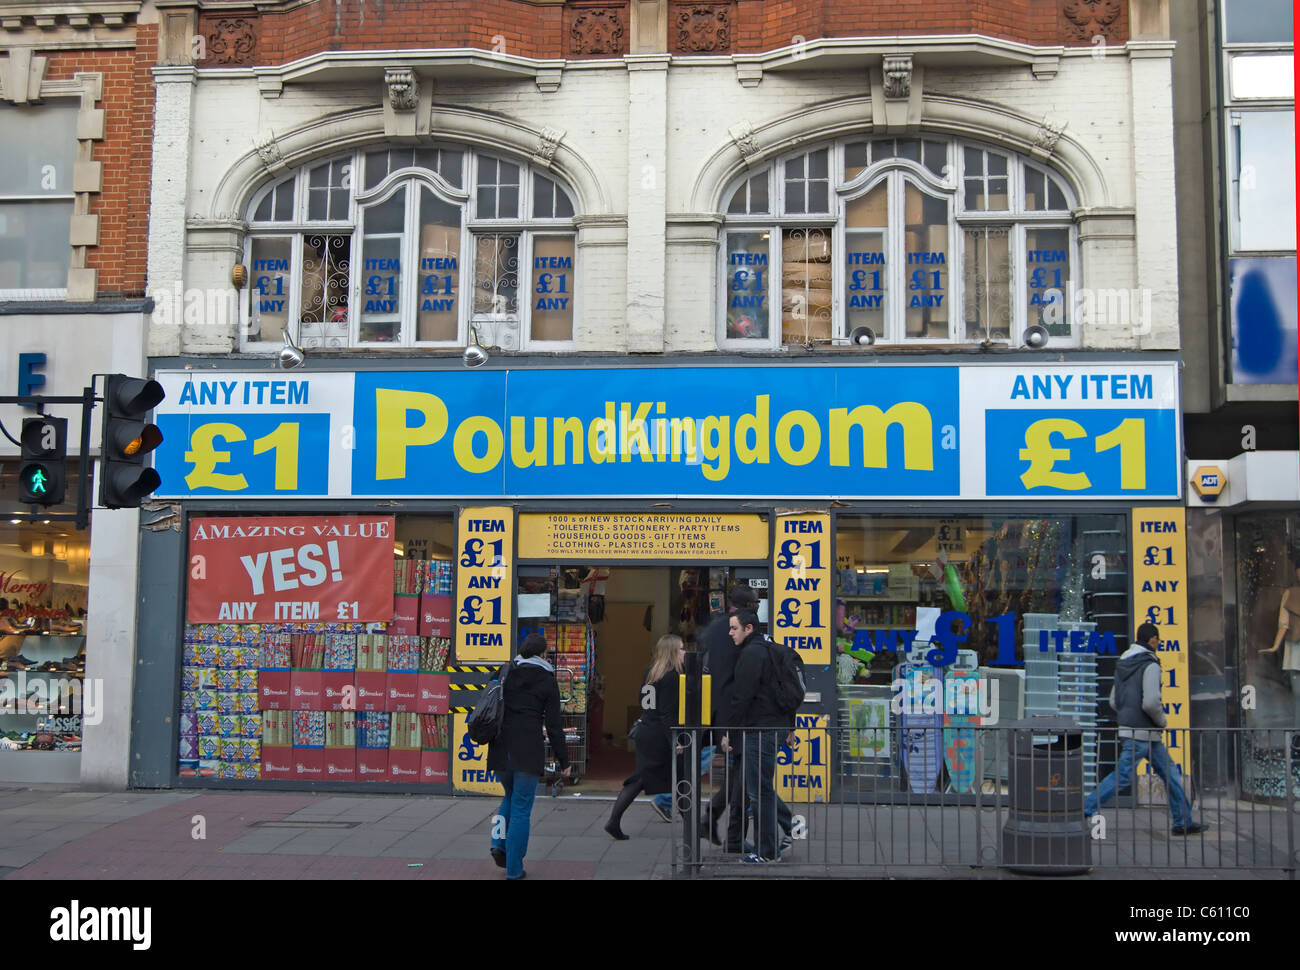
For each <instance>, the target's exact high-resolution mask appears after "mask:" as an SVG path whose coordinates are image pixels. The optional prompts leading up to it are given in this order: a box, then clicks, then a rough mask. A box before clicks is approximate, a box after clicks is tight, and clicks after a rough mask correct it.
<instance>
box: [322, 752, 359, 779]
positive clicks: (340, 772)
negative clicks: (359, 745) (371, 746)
mask: <svg viewBox="0 0 1300 970" xmlns="http://www.w3.org/2000/svg"><path fill="white" fill-rule="evenodd" d="M324 780H325V781H356V780H357V749H356V748H326V749H325V777H324Z"/></svg>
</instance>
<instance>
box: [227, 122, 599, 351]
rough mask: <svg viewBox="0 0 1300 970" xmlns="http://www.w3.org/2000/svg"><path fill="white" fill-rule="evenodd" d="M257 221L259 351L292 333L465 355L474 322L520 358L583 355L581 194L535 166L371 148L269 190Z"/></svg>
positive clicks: (253, 256) (249, 319) (465, 153)
mask: <svg viewBox="0 0 1300 970" xmlns="http://www.w3.org/2000/svg"><path fill="white" fill-rule="evenodd" d="M249 211H250V219H249V232H248V238H247V240H246V243H245V247H246V253H245V258H246V260H247V265H248V267H249V282H250V285H249V291H250V292H249V299H248V300H247V302H246V304H245V306H244V324H245V325H244V347H245V348H246V349H250V350H265V349H269V348H270V347H271V346H272V345H278V344H279V342H280V339H281V331H282V330H284V329H287V330H289V332H290V333H291V334H293V335H294V336H295V337H296V338H297V339H298V340H299V341H301V343H302V345H303V346H304V347H337V348H346V347H395V346H397V347H457V346H462V345H464V344H465V343H467V342H468V339H467V338H468V333H469V327H470V326H474V327H476V328H478V329H479V334H480V337H481V338H482V339H483V342H484V343H490V344H495V345H497V346H500V347H503V348H507V349H520V348H522V349H528V348H530V347H538V348H539V349H548V350H563V349H569V348H571V347H572V346H573V345H574V340H573V319H574V317H573V311H574V296H575V294H574V289H575V275H574V269H575V265H574V264H575V261H576V255H577V254H576V252H575V238H576V237H575V231H574V221H573V218H574V210H573V202H572V197H571V195H570V194H569V192H568V191H567V190H566V189H565V188H564V187H563V186H562V185H560V184H558V183H557V182H556V181H555V180H554V179H552V178H551V177H550V176H548V175H545V174H543V173H542V171H540V170H533V169H532V168H531V166H529V165H528V164H526V163H522V162H517V161H512V160H510V159H507V158H499V157H496V156H493V155H487V154H480V153H478V152H474V151H472V150H469V149H466V148H462V147H459V146H455V145H442V144H439V145H433V146H429V147H423V148H414V147H405V148H391V149H388V148H381V149H375V150H370V151H359V152H355V153H350V154H348V155H342V156H339V157H336V158H332V159H329V160H327V161H323V162H319V163H317V164H315V165H311V166H308V167H306V168H305V169H303V170H302V171H300V172H298V173H296V174H295V175H291V176H289V177H288V178H286V179H283V180H282V181H279V182H277V183H275V184H273V185H270V186H267V187H266V188H264V189H263V190H262V191H261V192H260V193H258V195H257V196H255V197H254V199H253V201H252V205H251V206H250V210H249ZM521 268H522V269H523V271H524V272H523V273H521V272H520V270H521ZM521 282H522V286H523V287H524V289H523V290H521V288H520V287H521Z"/></svg>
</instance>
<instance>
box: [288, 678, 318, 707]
mask: <svg viewBox="0 0 1300 970" xmlns="http://www.w3.org/2000/svg"><path fill="white" fill-rule="evenodd" d="M321 677H322V673H321V671H319V670H293V671H290V677H289V683H290V698H289V709H290V710H293V711H322V710H324V709H325V688H324V684H323V683H322V682H321Z"/></svg>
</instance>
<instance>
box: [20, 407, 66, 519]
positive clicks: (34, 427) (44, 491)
mask: <svg viewBox="0 0 1300 970" xmlns="http://www.w3.org/2000/svg"><path fill="white" fill-rule="evenodd" d="M20 440H21V442H22V449H23V456H22V461H21V462H19V464H18V486H19V489H20V490H21V492H22V495H21V497H20V498H19V501H21V502H22V503H23V504H24V505H58V504H59V503H60V502H62V501H63V493H64V491H65V489H66V486H67V481H66V475H65V474H64V471H65V467H64V462H65V461H66V460H67V457H68V419H67V418H51V417H48V416H42V417H39V418H24V419H23V430H22V434H21V436H20Z"/></svg>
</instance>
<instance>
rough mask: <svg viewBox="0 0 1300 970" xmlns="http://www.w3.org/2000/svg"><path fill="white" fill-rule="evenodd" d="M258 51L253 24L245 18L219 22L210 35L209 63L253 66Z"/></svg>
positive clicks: (232, 18) (228, 18)
mask: <svg viewBox="0 0 1300 970" xmlns="http://www.w3.org/2000/svg"><path fill="white" fill-rule="evenodd" d="M256 49H257V35H256V34H254V33H253V23H252V21H250V20H245V19H244V18H243V17H227V18H225V19H223V20H218V21H217V22H216V23H215V24H214V25H213V26H212V28H211V30H210V32H209V34H208V63H211V64H230V65H236V66H240V65H245V64H252V63H253V54H254V52H255V50H256Z"/></svg>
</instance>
